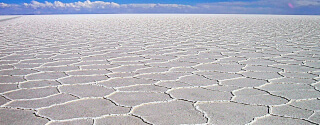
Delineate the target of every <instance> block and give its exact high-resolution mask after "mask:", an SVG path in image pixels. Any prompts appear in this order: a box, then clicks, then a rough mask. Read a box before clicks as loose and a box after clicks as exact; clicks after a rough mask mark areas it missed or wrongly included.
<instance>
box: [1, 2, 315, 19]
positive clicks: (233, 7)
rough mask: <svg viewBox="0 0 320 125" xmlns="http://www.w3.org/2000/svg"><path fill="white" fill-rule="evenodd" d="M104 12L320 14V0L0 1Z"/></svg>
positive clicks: (16, 7)
mask: <svg viewBox="0 0 320 125" xmlns="http://www.w3.org/2000/svg"><path fill="white" fill-rule="evenodd" d="M86 13H92V14H101V13H105V14H108V13H200V14H208V13H210V14H307V15H310V14H313V15H319V14H320V0H282V1H280V2H279V1H278V0H257V1H251V2H213V3H199V4H196V5H184V4H156V3H146V4H118V3H115V2H105V1H90V0H86V1H83V2H81V1H78V2H71V3H63V2H60V1H54V2H47V1H45V2H43V3H41V2H38V1H31V2H30V3H24V4H6V3H0V14H1V15H5V14H86Z"/></svg>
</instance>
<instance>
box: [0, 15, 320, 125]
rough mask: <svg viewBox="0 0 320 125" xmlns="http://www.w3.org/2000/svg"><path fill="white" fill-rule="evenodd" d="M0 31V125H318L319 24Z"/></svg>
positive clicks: (16, 21)
mask: <svg viewBox="0 0 320 125" xmlns="http://www.w3.org/2000/svg"><path fill="white" fill-rule="evenodd" d="M8 18H9V19H8ZM1 20H2V21H0V42H1V44H0V124H30V125H34V124H54V125H55V124H77V125H78V124H84V125H91V124H97V125H98V124H221V125H226V124H254V125H255V124H272V125H277V124H278V125H282V124H320V77H319V75H320V43H319V41H320V30H319V29H320V23H319V22H320V17H319V16H276V15H273V16H272V15H124V14H123V15H40V16H19V17H17V18H12V17H1Z"/></svg>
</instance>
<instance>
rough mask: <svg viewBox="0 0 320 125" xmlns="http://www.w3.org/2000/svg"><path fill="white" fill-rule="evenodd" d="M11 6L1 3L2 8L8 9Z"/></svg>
mask: <svg viewBox="0 0 320 125" xmlns="http://www.w3.org/2000/svg"><path fill="white" fill-rule="evenodd" d="M10 6H11V5H9V4H6V3H0V8H6V7H10Z"/></svg>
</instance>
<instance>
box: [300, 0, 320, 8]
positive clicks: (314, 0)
mask: <svg viewBox="0 0 320 125" xmlns="http://www.w3.org/2000/svg"><path fill="white" fill-rule="evenodd" d="M295 4H296V6H298V7H301V6H320V0H296V1H295Z"/></svg>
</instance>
